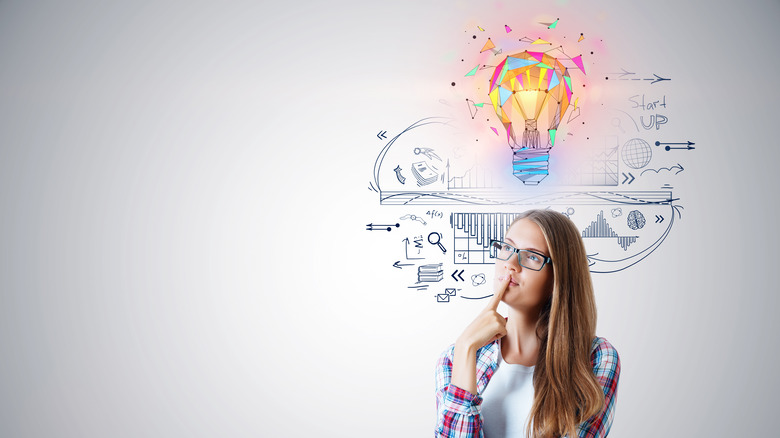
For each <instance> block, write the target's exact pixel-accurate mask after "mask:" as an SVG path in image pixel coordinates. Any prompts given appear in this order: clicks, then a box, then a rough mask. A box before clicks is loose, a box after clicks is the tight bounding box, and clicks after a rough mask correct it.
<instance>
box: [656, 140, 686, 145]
mask: <svg viewBox="0 0 780 438" xmlns="http://www.w3.org/2000/svg"><path fill="white" fill-rule="evenodd" d="M662 144H668V145H672V146H674V145H678V144H684V145H687V146H691V145H695V144H696V143H694V142H692V141H690V140H688V141H685V142H682V143H667V142H665V141H656V142H655V145H656V146H661V145H662Z"/></svg>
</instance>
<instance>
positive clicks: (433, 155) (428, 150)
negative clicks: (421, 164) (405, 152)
mask: <svg viewBox="0 0 780 438" xmlns="http://www.w3.org/2000/svg"><path fill="white" fill-rule="evenodd" d="M414 154H415V155H420V154H422V155H425V156H426V157H428V159H429V160H433V159H436V160H439V161H441V157H439V156H438V155H436V152H434V151H433V149H432V148H414Z"/></svg>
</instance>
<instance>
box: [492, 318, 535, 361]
mask: <svg viewBox="0 0 780 438" xmlns="http://www.w3.org/2000/svg"><path fill="white" fill-rule="evenodd" d="M538 320H539V317H538V316H537V317H529V316H528V314H527V313H524V312H522V311H520V310H517V309H512V308H510V309H509V316H508V317H507V322H506V336H504V337H503V338H501V356H502V357H503V358H504V361H505V362H507V363H512V364H520V365H525V366H533V365H536V361H537V358H538V357H539V339H538V338H537V337H536V323H537V321H538Z"/></svg>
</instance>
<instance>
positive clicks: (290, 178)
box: [0, 0, 780, 438]
mask: <svg viewBox="0 0 780 438" xmlns="http://www.w3.org/2000/svg"><path fill="white" fill-rule="evenodd" d="M529 10H533V11H534V13H539V12H546V13H548V14H549V15H550V16H552V17H560V18H561V23H562V24H565V20H566V17H575V16H576V17H588V19H589V20H591V22H592V23H593V26H594V28H597V29H598V32H599V33H600V34H601V35H603V37H604V39H605V41H606V42H608V44H609V47H610V50H611V56H612V57H613V58H612V59H621V58H622V59H625V60H626V64H627V65H629V64H630V66H632V67H634V68H636V69H637V70H640V71H651V72H656V73H659V74H665V75H668V76H669V77H672V78H673V80H672V82H670V83H669V84H668V87H667V88H666V89H667V90H668V91H667V94H668V95H669V96H673V98H674V105H675V111H677V114H678V115H677V116H676V117H675V119H674V121H675V122H676V123H677V125H676V128H674V129H676V132H677V133H679V134H680V135H684V136H686V137H690V139H691V140H693V141H695V142H696V143H697V149H696V150H695V153H692V154H691V156H695V158H689V161H688V162H689V165H688V167H687V168H686V171H685V173H683V174H681V175H680V178H679V180H678V181H677V182H676V184H678V185H679V187H680V188H681V190H682V189H683V188H684V190H683V192H684V193H685V196H686V198H685V200H684V202H683V205H684V206H685V210H684V213H683V218H682V220H681V221H680V222H679V225H678V224H676V225H675V228H674V229H673V231H672V235H671V236H670V238H669V239H667V242H666V243H665V244H664V245H663V246H662V247H661V248H660V249H659V250H658V251H656V252H655V253H654V254H653V255H652V256H651V257H649V258H648V259H646V260H645V261H644V262H642V263H641V264H639V265H637V266H635V267H634V268H631V269H629V270H627V271H624V272H621V273H619V274H614V275H600V276H596V277H595V279H594V280H595V282H596V286H597V298H598V304H599V312H600V313H599V318H600V319H599V334H600V335H601V336H605V337H607V338H608V339H609V340H610V341H611V342H612V343H613V344H614V345H615V346H616V347H617V348H618V350H619V351H620V353H621V358H622V362H623V374H622V378H621V383H620V390H619V396H618V402H617V403H618V404H617V410H616V418H615V423H614V426H613V429H612V433H611V435H610V436H614V437H632V438H638V437H691V436H707V437H734V436H756V435H762V436H766V435H770V436H771V435H774V433H776V430H777V421H776V418H777V416H776V413H775V411H776V408H777V406H778V404H777V392H778V390H780V384H779V383H780V379H779V378H778V376H777V374H776V371H772V370H776V368H777V362H778V359H780V354H779V353H778V336H777V332H778V328H780V327H779V324H778V322H777V321H778V319H777V318H776V315H775V314H776V312H777V310H778V304H780V300H779V299H778V296H777V293H778V287H777V284H776V273H777V271H778V267H777V264H778V263H777V262H778V256H777V254H778V243H780V242H778V240H779V239H778V231H777V226H776V224H775V222H776V218H777V217H778V213H780V211H778V208H777V207H778V205H777V201H776V199H777V190H778V183H779V182H780V179H779V178H778V175H777V163H778V159H779V158H780V154H779V153H778V149H777V141H776V140H775V137H774V134H775V133H776V125H777V121H776V115H777V114H778V111H777V102H778V97H780V96H778V94H780V93H778V89H779V87H778V85H777V72H778V70H780V62H779V61H778V49H777V45H776V44H777V41H780V31H779V30H778V29H780V27H778V25H777V21H778V19H780V4H779V3H778V2H777V1H776V0H770V1H740V2H725V1H704V0H696V1H692V2H676V1H666V0H660V1H653V2H626V1H618V0H614V1H579V0H577V1H575V0H571V1H568V2H566V1H558V2H553V1H551V2H541V1H537V2H533V3H532V2H520V1H515V2H508V1H507V2H503V3H502V2H490V1H481V2H477V1H474V2H466V1H456V2H452V1H443V0H442V1H436V2H423V3H418V2H414V1H409V0H402V1H394V2H366V1H355V0H342V1H333V2H314V1H306V2H302V1H293V2H273V3H272V2H259V1H231V2H211V3H209V2H201V1H196V2H193V1H174V0H164V1H155V2H147V1H133V2H129V1H128V2H124V4H114V5H108V4H106V2H92V3H88V2H43V1H41V2H21V1H0V206H2V219H0V224H2V226H1V227H0V239H1V240H0V250H1V251H2V256H1V257H2V261H1V263H0V436H2V437H141V436H144V437H146V436H149V437H174V436H175V437H179V436H181V437H184V436H187V437H212V436H225V437H250V436H252V437H255V436H283V437H288V436H289V437H305V436H339V437H366V436H372V437H391V436H392V437H395V436H405V437H418V436H430V435H431V433H432V429H433V422H434V395H433V367H434V362H435V359H436V357H437V356H438V354H439V352H440V351H441V350H442V349H443V348H444V347H446V345H447V344H448V343H449V342H452V341H453V340H454V338H455V337H456V336H457V334H458V333H459V332H460V330H462V328H463V327H464V326H465V325H466V324H467V323H468V321H469V320H470V318H471V317H472V316H473V314H474V313H475V311H476V310H478V309H479V308H480V307H481V306H482V305H481V304H479V303H477V304H475V305H473V306H471V305H468V304H464V303H457V304H458V305H456V306H449V307H446V308H445V307H442V306H436V305H435V303H430V300H427V301H425V303H424V304H423V301H421V300H419V299H418V297H415V296H413V294H409V293H405V290H404V287H405V283H404V281H405V280H403V279H402V278H401V277H400V276H398V275H399V274H396V273H395V272H391V271H395V270H393V269H388V268H389V266H390V263H392V261H393V260H390V258H391V257H394V256H393V255H387V254H388V252H391V251H393V250H394V248H395V246H392V247H391V246H390V244H386V243H383V241H380V240H379V239H374V238H373V237H369V238H367V236H366V234H367V233H366V231H364V228H363V225H364V224H365V223H367V222H369V221H371V220H372V219H373V218H376V217H380V218H381V217H382V212H383V210H382V208H380V207H379V206H378V205H377V197H376V196H375V194H373V192H368V191H367V190H366V186H367V182H368V180H369V179H370V177H371V172H372V166H373V159H374V157H375V156H376V154H377V152H378V149H379V147H381V142H379V141H378V139H377V138H376V133H377V132H379V131H380V130H388V131H389V133H391V134H392V133H397V132H400V130H402V129H403V128H405V127H406V126H408V125H409V124H411V123H412V122H414V121H415V120H418V119H420V118H423V117H427V116H435V115H440V110H441V105H440V104H439V103H438V100H439V99H440V98H441V96H442V93H444V92H445V90H446V86H447V84H448V83H449V82H450V81H451V80H452V71H451V68H450V66H449V64H447V63H446V62H444V61H443V60H444V58H445V56H444V54H445V53H446V52H449V51H452V50H454V49H458V48H459V47H460V46H459V44H460V43H459V41H461V40H460V39H458V38H460V35H461V34H462V32H463V30H464V29H465V28H466V26H467V25H470V24H469V23H472V22H473V23H478V22H479V20H480V19H484V17H493V18H495V17H496V15H501V14H505V15H506V17H507V20H506V21H507V23H525V22H526V21H527V20H525V19H524V18H523V17H525V15H524V14H526V12H527V11H529ZM577 32H579V30H577ZM443 87H444V88H443ZM670 121H671V118H670ZM367 239H368V240H367ZM370 239H374V240H370ZM291 242H293V244H291ZM385 245H386V247H385ZM301 248H307V249H306V250H304V251H301Z"/></svg>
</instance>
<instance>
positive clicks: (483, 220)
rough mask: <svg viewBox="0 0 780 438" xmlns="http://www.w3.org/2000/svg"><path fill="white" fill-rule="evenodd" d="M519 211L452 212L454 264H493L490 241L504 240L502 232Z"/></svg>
mask: <svg viewBox="0 0 780 438" xmlns="http://www.w3.org/2000/svg"><path fill="white" fill-rule="evenodd" d="M518 215H519V213H452V214H451V215H450V226H451V227H452V229H453V235H454V236H455V243H454V247H455V250H454V251H453V253H454V257H455V264H493V263H495V259H493V258H491V257H490V250H489V246H490V241H491V240H504V232H505V231H506V229H507V228H509V224H511V223H512V221H513V220H514V219H515V218H516V217H517V216H518Z"/></svg>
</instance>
